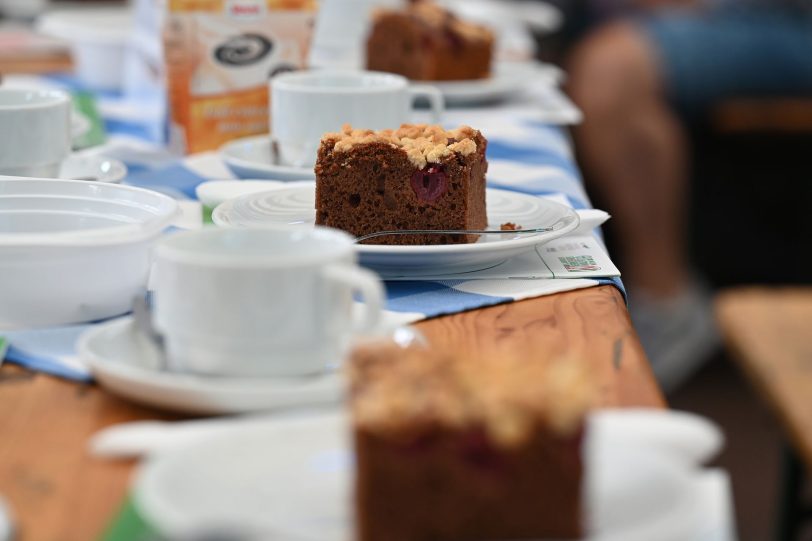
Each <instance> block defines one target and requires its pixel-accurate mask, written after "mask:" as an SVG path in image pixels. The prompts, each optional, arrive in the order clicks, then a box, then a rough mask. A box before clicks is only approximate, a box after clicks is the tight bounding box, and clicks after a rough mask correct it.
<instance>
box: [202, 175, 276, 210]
mask: <svg viewBox="0 0 812 541" xmlns="http://www.w3.org/2000/svg"><path fill="white" fill-rule="evenodd" d="M282 186H285V183H284V182H279V181H278V180H207V181H206V182H201V183H200V184H198V185H197V187H196V188H195V195H196V196H197V198H198V199H199V200H200V202H201V203H202V204H203V206H204V207H207V208H210V209H213V208H214V207H216V206H217V205H219V204H220V203H222V202H224V201H228V200H229V199H234V198H236V197H240V196H241V195H246V194H249V193H258V192H266V191H268V190H273V189H276V188H281V187H282Z"/></svg>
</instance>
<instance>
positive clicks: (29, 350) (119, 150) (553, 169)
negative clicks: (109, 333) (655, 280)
mask: <svg viewBox="0 0 812 541" xmlns="http://www.w3.org/2000/svg"><path fill="white" fill-rule="evenodd" d="M463 123H464V124H468V125H471V126H473V127H475V128H478V129H480V130H481V131H482V132H483V133H484V134H485V136H486V137H487V138H488V140H489V143H488V160H489V164H490V165H489V172H488V183H489V185H490V186H493V187H498V188H503V189H510V190H515V191H519V192H522V193H527V194H534V195H539V196H543V195H552V194H561V195H563V196H564V197H566V199H567V200H568V201H569V203H570V204H571V205H572V206H573V207H574V208H576V209H587V208H591V204H590V201H589V198H588V197H587V194H586V192H585V191H584V188H583V184H582V182H581V177H580V174H579V171H578V167H577V166H576V164H575V162H574V159H573V154H572V148H571V145H570V142H569V138H568V135H567V132H566V131H565V130H563V129H561V128H559V127H555V126H549V125H545V124H543V123H542V122H541V121H540V120H539V119H538V117H537V115H536V114H535V113H534V111H533V109H532V108H529V107H525V108H520V107H515V106H511V107H503V108H489V109H484V110H483V109H471V110H453V111H450V112H448V113H447V116H446V124H447V125H448V126H449V127H451V126H456V125H459V124H463ZM125 132H126V130H125ZM102 151H103V152H105V153H106V154H108V155H110V156H111V157H117V158H119V159H122V160H123V161H125V163H127V165H128V167H129V170H130V173H129V175H128V178H127V179H126V183H128V184H132V185H135V186H142V187H146V188H154V189H160V190H162V191H165V192H169V193H172V194H175V195H176V196H177V197H178V198H189V199H194V197H195V195H194V189H195V187H196V186H197V185H198V184H199V183H201V182H203V181H205V180H210V179H226V178H234V174H233V173H232V172H231V171H230V170H229V169H228V168H227V167H226V166H225V165H224V164H223V162H222V161H221V160H220V159H219V157H218V155H217V153H216V152H207V153H202V154H197V155H191V156H188V157H186V158H183V159H173V158H172V157H171V156H169V155H168V154H167V153H166V152H164V151H161V150H160V149H159V148H157V147H154V146H152V145H150V144H143V143H138V142H136V141H134V140H133V139H132V138H128V137H123V136H118V137H113V138H111V141H110V142H109V143H108V145H106V147H104V148H103V149H102ZM599 284H613V285H615V286H617V287H618V288H619V289H621V291H623V288H622V284H621V282H620V280H619V279H618V278H611V279H610V278H607V279H583V278H575V279H541V280H481V279H480V280H450V281H441V282H426V281H398V282H389V283H387V284H386V286H387V295H388V304H387V309H388V312H389V313H388V316H389V317H391V318H393V320H394V321H397V322H411V321H417V320H420V319H423V318H428V317H435V316H439V315H443V314H452V313H456V312H462V311H465V310H472V309H476V308H481V307H485V306H491V305H495V304H500V303H505V302H511V301H515V300H521V299H527V298H531V297H537V296H542V295H547V294H551V293H556V292H560V291H567V290H572V289H579V288H585V287H592V286H595V285H599ZM86 328H87V325H75V326H70V327H63V328H58V329H45V330H43V329H39V330H36V331H25V330H24V331H15V332H9V333H4V334H5V335H6V337H7V338H8V339H9V342H10V344H11V347H10V348H9V352H8V353H7V356H6V358H7V360H9V361H11V362H17V363H19V364H21V365H24V366H27V367H30V368H32V369H36V370H40V371H43V372H48V373H52V374H55V375H59V376H63V377H66V378H72V379H89V377H90V376H89V374H88V372H87V371H86V370H85V369H84V367H83V366H82V364H81V362H80V361H79V360H77V359H76V358H75V356H74V352H73V342H74V340H75V338H76V337H77V336H78V335H79V334H80V333H81V332H82V331H83V330H84V329H86Z"/></svg>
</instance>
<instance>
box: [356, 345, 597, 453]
mask: <svg viewBox="0 0 812 541" xmlns="http://www.w3.org/2000/svg"><path fill="white" fill-rule="evenodd" d="M348 370H349V374H350V382H351V393H352V394H351V397H352V398H351V402H352V410H353V414H354V418H355V422H356V423H357V425H358V426H359V427H362V428H372V429H375V430H378V431H381V432H382V433H384V434H387V435H388V436H390V437H393V438H397V437H398V436H399V435H408V434H409V433H410V430H411V429H414V428H419V427H422V426H431V425H435V426H436V425H437V424H440V425H441V426H446V427H451V428H459V429H464V428H467V427H473V426H481V427H483V428H484V429H485V430H486V432H487V434H488V435H489V437H490V438H491V439H492V440H493V441H494V442H495V443H497V444H498V445H501V446H503V447H511V446H514V445H518V444H520V443H522V442H523V441H525V440H526V438H527V437H529V436H531V435H532V434H533V431H534V430H535V429H536V428H537V427H539V426H540V425H541V426H546V427H548V428H549V429H550V430H552V431H554V432H555V433H558V434H561V435H562V436H569V435H572V434H573V433H575V432H576V431H577V430H578V429H579V427H580V426H581V424H582V422H583V420H584V416H585V415H586V413H587V411H588V410H589V409H591V408H592V407H593V406H594V400H595V399H596V394H597V389H596V387H595V385H594V381H593V379H592V377H591V375H590V373H589V371H588V370H587V368H586V366H585V365H584V363H578V362H572V361H569V360H565V359H562V360H556V361H547V360H542V359H529V360H528V359H518V358H515V357H500V358H490V359H462V358H459V357H455V356H454V355H453V354H451V353H444V352H438V351H434V350H428V349H424V348H418V347H410V348H405V349H404V348H401V347H399V346H397V345H394V344H389V343H387V344H367V345H364V346H361V347H359V348H357V349H356V350H355V351H354V353H353V358H352V362H351V363H350V365H349V369H348Z"/></svg>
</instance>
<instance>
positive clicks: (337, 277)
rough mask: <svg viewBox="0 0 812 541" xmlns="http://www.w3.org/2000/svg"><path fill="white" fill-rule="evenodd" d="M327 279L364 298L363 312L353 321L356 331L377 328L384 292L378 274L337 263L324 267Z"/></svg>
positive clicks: (381, 314) (369, 330) (368, 330)
mask: <svg viewBox="0 0 812 541" xmlns="http://www.w3.org/2000/svg"><path fill="white" fill-rule="evenodd" d="M323 272H324V276H325V278H327V279H328V280H331V281H333V282H336V283H339V284H342V285H345V286H348V287H350V288H351V289H352V290H353V291H356V292H358V293H360V294H361V297H362V298H363V299H364V314H363V316H362V318H361V321H360V322H356V323H355V331H356V332H362V333H363V332H371V331H374V330H376V329H377V328H378V326H379V324H380V322H381V319H382V316H383V302H384V292H383V286H382V285H381V281H380V279H378V275H377V274H375V273H374V272H372V271H368V270H366V269H362V268H360V267H356V266H353V265H345V264H337V265H330V266H328V267H325V269H324V271H323Z"/></svg>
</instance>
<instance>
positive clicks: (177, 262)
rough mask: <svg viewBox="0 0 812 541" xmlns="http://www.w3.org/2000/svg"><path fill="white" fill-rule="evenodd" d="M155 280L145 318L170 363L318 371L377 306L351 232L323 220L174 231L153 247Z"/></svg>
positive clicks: (214, 371)
mask: <svg viewBox="0 0 812 541" xmlns="http://www.w3.org/2000/svg"><path fill="white" fill-rule="evenodd" d="M154 279H155V280H154V289H155V296H154V316H153V317H154V323H155V327H156V329H157V330H158V332H160V333H162V334H163V336H164V344H165V346H166V354H167V361H168V365H169V367H170V369H172V370H174V371H181V372H193V373H198V374H208V375H221V376H297V375H306V374H314V373H318V372H320V371H322V370H324V369H325V368H326V367H328V366H329V365H330V364H332V363H336V362H337V361H339V360H340V359H341V358H342V356H343V355H344V353H345V350H346V348H347V346H348V345H349V343H350V340H351V338H352V336H353V334H355V333H358V332H365V331H371V330H374V329H375V328H376V327H377V326H378V322H379V320H380V317H381V314H382V306H383V287H382V285H381V282H380V280H378V278H377V276H376V275H375V274H374V273H372V272H370V271H368V270H366V269H362V268H361V267H358V266H357V264H356V253H355V245H354V243H353V239H352V238H351V237H350V236H349V235H347V234H346V233H344V232H341V231H337V230H334V229H328V228H322V227H316V228H314V229H309V228H305V227H296V226H277V227H272V228H271V227H268V228H256V229H236V228H235V229H231V228H225V229H220V228H206V229H202V230H196V231H186V232H182V233H177V234H174V235H172V236H169V237H167V238H166V239H164V240H163V241H162V242H161V243H159V245H158V247H157V248H156V267H155V276H154ZM353 293H359V294H360V295H361V297H363V299H364V301H365V303H364V309H363V313H360V312H361V311H358V312H354V311H353Z"/></svg>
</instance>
